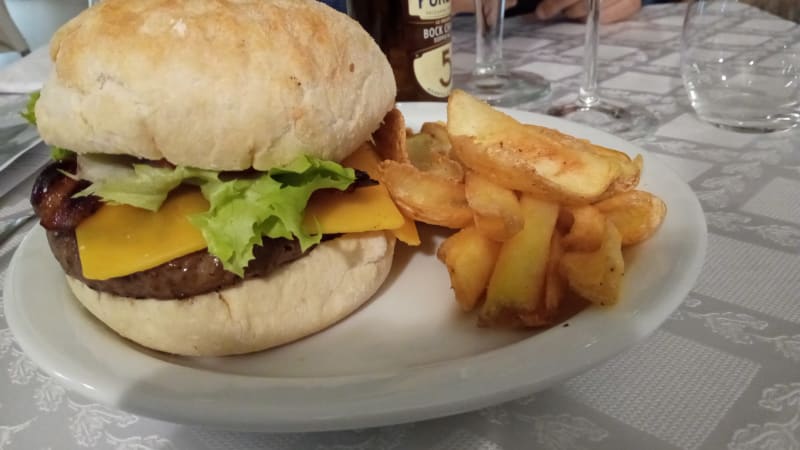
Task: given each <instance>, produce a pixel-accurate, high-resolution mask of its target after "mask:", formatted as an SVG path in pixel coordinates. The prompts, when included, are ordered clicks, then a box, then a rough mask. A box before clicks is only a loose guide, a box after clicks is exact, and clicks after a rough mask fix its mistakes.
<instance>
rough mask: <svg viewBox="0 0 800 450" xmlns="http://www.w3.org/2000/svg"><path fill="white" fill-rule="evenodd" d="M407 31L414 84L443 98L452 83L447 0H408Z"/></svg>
mask: <svg viewBox="0 0 800 450" xmlns="http://www.w3.org/2000/svg"><path fill="white" fill-rule="evenodd" d="M408 16H409V18H408V23H407V26H408V28H409V29H408V33H407V34H406V36H408V37H410V38H411V39H410V41H411V42H410V44H411V45H410V47H411V48H413V49H414V55H413V57H414V62H413V65H412V66H413V71H414V77H415V78H416V81H417V84H419V86H420V87H421V88H422V89H423V90H425V92H427V93H428V94H429V95H431V96H433V97H439V98H444V97H447V96H448V95H449V94H450V90H451V87H452V69H453V68H452V63H451V57H452V45H451V38H450V27H451V23H450V0H408Z"/></svg>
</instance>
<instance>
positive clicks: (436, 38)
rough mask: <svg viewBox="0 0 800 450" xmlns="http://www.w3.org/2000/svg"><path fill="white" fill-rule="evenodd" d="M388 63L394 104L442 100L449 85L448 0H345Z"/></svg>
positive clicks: (348, 8)
mask: <svg viewBox="0 0 800 450" xmlns="http://www.w3.org/2000/svg"><path fill="white" fill-rule="evenodd" d="M347 11H348V13H349V14H350V17H352V18H354V19H356V20H357V21H358V22H359V23H361V26H363V27H364V29H365V30H367V32H369V34H370V35H371V36H372V37H373V38H374V39H375V41H376V42H377V43H378V45H379V46H380V47H381V50H383V53H385V54H386V57H387V59H388V60H389V63H390V64H391V65H392V70H393V71H394V77H395V80H396V81H397V100H398V101H444V100H447V96H448V95H450V89H451V86H452V63H451V56H452V44H451V38H450V26H451V24H450V12H451V9H450V0H347Z"/></svg>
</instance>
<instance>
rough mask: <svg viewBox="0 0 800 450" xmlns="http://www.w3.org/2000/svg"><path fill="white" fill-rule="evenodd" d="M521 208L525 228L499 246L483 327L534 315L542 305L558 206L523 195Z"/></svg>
mask: <svg viewBox="0 0 800 450" xmlns="http://www.w3.org/2000/svg"><path fill="white" fill-rule="evenodd" d="M520 207H521V209H522V215H523V218H524V221H525V222H524V226H523V228H522V230H521V231H520V232H519V233H517V234H515V235H514V236H513V237H512V238H511V239H509V240H507V241H505V242H503V244H502V247H500V253H499V255H498V257H497V264H496V265H495V268H494V271H493V272H492V276H491V278H490V279H489V286H488V288H487V290H486V301H484V303H483V306H482V307H481V310H480V313H479V316H478V322H479V324H481V325H495V324H498V323H505V320H506V318H507V317H508V313H513V314H514V315H517V316H519V315H522V314H525V313H534V312H536V311H537V310H538V309H539V308H540V307H541V305H542V304H543V300H544V290H545V279H546V276H547V261H548V260H549V254H550V245H551V244H550V242H551V240H552V237H553V231H554V230H555V226H556V219H557V218H558V208H559V207H558V205H557V204H556V203H551V202H547V201H544V200H539V199H537V198H534V197H531V196H528V195H523V196H522V198H521V199H520Z"/></svg>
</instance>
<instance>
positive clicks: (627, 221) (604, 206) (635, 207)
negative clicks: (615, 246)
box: [595, 191, 667, 246]
mask: <svg viewBox="0 0 800 450" xmlns="http://www.w3.org/2000/svg"><path fill="white" fill-rule="evenodd" d="M595 207H596V208H597V210H598V211H600V212H601V213H602V214H604V215H605V216H606V217H608V219H609V220H611V222H612V223H613V224H614V226H616V227H617V230H619V232H620V234H621V235H622V245H623V246H629V245H634V244H638V243H639V242H642V241H644V240H646V239H647V238H649V237H650V236H652V235H653V233H655V232H656V230H657V229H658V227H659V226H661V222H663V221H664V217H665V216H666V215H667V205H666V204H665V203H664V201H663V200H661V199H660V198H658V197H656V196H655V195H653V194H651V193H649V192H645V191H628V192H623V193H621V194H617V195H615V196H614V197H611V198H609V199H606V200H603V201H601V202H598V203H597V204H595Z"/></svg>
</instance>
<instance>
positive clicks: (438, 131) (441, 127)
mask: <svg viewBox="0 0 800 450" xmlns="http://www.w3.org/2000/svg"><path fill="white" fill-rule="evenodd" d="M419 132H420V133H425V134H427V135H430V136H431V137H433V138H434V139H436V140H437V141H438V142H441V143H442V145H443V146H444V147H445V148H446V149H447V152H449V151H450V135H449V134H447V124H446V123H444V122H425V123H423V124H422V127H421V128H420V129H419Z"/></svg>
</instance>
